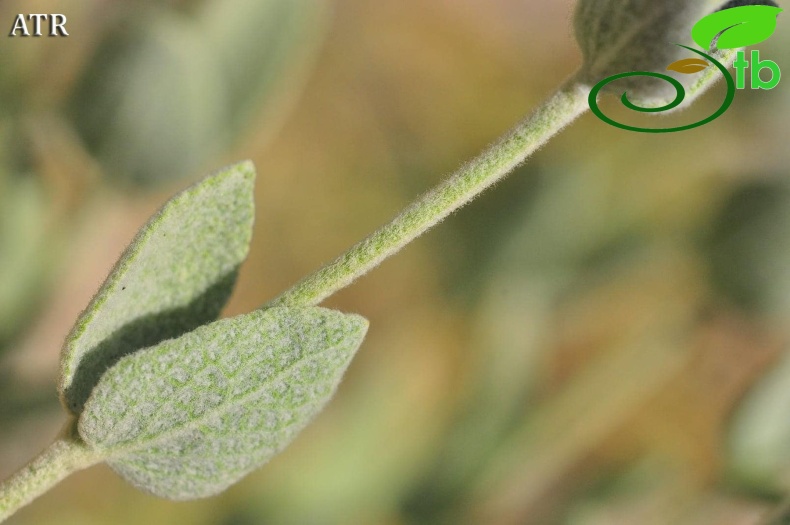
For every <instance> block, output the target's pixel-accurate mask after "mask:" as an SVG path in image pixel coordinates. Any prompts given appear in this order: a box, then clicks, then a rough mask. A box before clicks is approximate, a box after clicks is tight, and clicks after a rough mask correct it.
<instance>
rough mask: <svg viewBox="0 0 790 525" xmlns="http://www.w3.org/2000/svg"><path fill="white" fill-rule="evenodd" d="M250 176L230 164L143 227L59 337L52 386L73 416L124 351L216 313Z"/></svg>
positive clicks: (227, 282)
mask: <svg viewBox="0 0 790 525" xmlns="http://www.w3.org/2000/svg"><path fill="white" fill-rule="evenodd" d="M254 180H255V169H254V167H253V165H252V163H251V162H243V163H240V164H236V165H234V166H230V167H228V168H226V169H224V170H222V171H219V172H218V173H216V174H214V175H212V176H210V177H208V178H206V179H204V180H203V181H202V182H200V183H198V184H196V185H194V186H192V187H191V188H189V189H187V190H186V191H184V192H183V193H181V194H179V195H177V196H176V197H174V198H173V199H171V200H170V201H169V202H168V203H167V204H165V206H164V207H163V208H162V209H161V210H160V211H159V212H158V213H157V214H156V215H154V216H153V217H152V218H151V219H150V221H149V222H148V224H146V225H145V226H143V228H142V229H141V230H140V231H139V233H138V234H137V237H136V238H135V239H134V241H132V243H131V245H130V246H129V247H128V248H127V249H126V252H124V254H123V255H122V256H121V258H120V260H119V261H118V263H117V264H116V266H115V268H114V269H113V270H112V272H111V273H110V276H109V277H108V278H107V280H106V281H105V282H104V284H103V285H102V287H101V289H100V290H99V292H98V293H97V294H96V296H95V297H94V298H93V300H92V301H91V303H90V304H89V305H88V308H87V309H86V310H85V311H84V312H83V313H82V315H81V316H80V317H79V319H78V320H77V322H76V324H75V326H74V328H73V329H72V331H71V334H69V336H68V338H67V339H66V343H65V346H64V348H63V353H62V357H61V378H60V384H59V391H60V396H61V400H62V402H63V404H64V406H65V407H66V408H67V409H68V410H70V411H71V412H72V413H74V414H79V413H80V411H81V410H82V407H83V405H84V403H85V400H86V399H87V398H88V396H89V395H90V392H91V390H92V389H93V387H94V386H95V385H96V383H97V382H98V380H99V378H100V377H101V375H102V374H103V373H104V371H105V370H107V369H108V368H109V367H110V366H112V365H113V364H114V363H115V362H116V361H118V359H120V358H121V357H123V356H124V355H127V354H129V353H131V352H134V351H136V350H139V349H141V348H145V347H148V346H152V345H155V344H157V343H159V342H161V341H163V340H165V339H170V338H173V337H178V336H180V335H182V334H184V333H186V332H189V331H190V330H193V329H195V328H196V327H198V326H200V325H203V324H205V323H208V322H210V321H213V320H215V319H216V318H217V317H218V316H219V312H220V310H221V309H222V307H223V306H224V305H225V303H226V301H227V299H228V297H229V296H230V293H231V291H232V289H233V285H234V283H235V280H236V274H237V270H238V267H239V265H240V264H241V263H242V261H243V260H244V259H245V258H246V256H247V251H248V249H249V243H250V238H251V236H252V223H253V215H254V204H253V185H254Z"/></svg>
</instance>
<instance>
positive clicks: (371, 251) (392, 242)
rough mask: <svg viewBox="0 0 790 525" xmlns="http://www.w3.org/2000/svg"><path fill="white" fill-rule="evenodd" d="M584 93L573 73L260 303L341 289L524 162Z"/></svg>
mask: <svg viewBox="0 0 790 525" xmlns="http://www.w3.org/2000/svg"><path fill="white" fill-rule="evenodd" d="M589 92H590V90H589V88H588V87H587V86H585V85H583V84H582V83H581V82H579V81H578V80H577V79H576V78H575V77H572V78H571V79H570V80H568V81H566V82H565V83H564V84H563V85H562V86H561V87H560V88H559V89H558V90H557V92H556V93H554V95H552V96H551V97H550V98H549V99H548V100H546V101H545V102H544V103H543V104H542V105H541V106H540V107H538V108H537V109H536V110H535V111H533V112H532V113H531V114H530V115H529V116H528V117H527V118H526V119H525V120H523V121H522V122H521V123H520V124H518V125H517V126H516V127H515V128H514V129H513V130H512V131H510V133H508V134H507V135H505V136H504V137H503V138H502V139H500V140H499V141H498V142H497V143H495V144H494V145H492V146H490V147H489V148H488V149H487V150H485V151H484V152H483V153H482V154H481V155H479V156H478V157H477V158H475V159H473V160H472V161H471V162H469V163H467V164H466V165H464V166H463V167H461V168H460V169H459V170H458V171H456V172H455V173H454V174H452V175H451V176H450V177H449V178H448V179H447V180H445V181H444V182H443V183H441V184H440V185H439V186H437V187H436V188H434V189H433V190H431V191H429V192H428V193H426V194H424V195H423V196H422V197H420V198H419V199H417V200H416V201H414V202H413V203H412V204H411V205H409V206H408V207H407V208H406V209H404V210H403V211H402V212H401V213H400V214H399V215H398V216H397V217H395V218H394V219H393V220H392V221H391V222H390V223H389V224H386V225H385V226H383V227H381V228H380V229H378V230H377V231H375V232H374V233H372V234H371V235H370V236H368V237H367V238H366V239H364V240H362V241H360V242H359V243H357V244H355V245H354V246H353V247H351V248H350V249H349V250H348V251H347V252H346V253H344V254H343V255H341V256H340V257H338V258H337V259H335V260H334V261H332V262H330V263H329V264H327V265H326V266H324V267H323V268H321V269H319V270H318V271H316V272H315V273H313V274H312V275H309V276H308V277H306V278H304V279H302V280H301V281H299V282H298V283H297V284H296V285H294V286H293V287H292V288H290V289H289V290H287V291H285V292H284V293H283V294H281V295H280V296H279V297H277V298H275V299H274V300H273V301H271V302H270V303H268V304H267V305H266V306H265V307H272V306H309V305H316V304H318V303H320V302H321V301H323V300H324V299H326V298H327V297H329V296H330V295H332V294H334V293H335V292H337V291H338V290H341V289H342V288H345V287H346V286H348V285H349V284H351V283H352V282H353V281H354V280H355V279H357V278H358V277H360V276H362V275H364V274H365V273H367V272H368V271H370V270H371V269H373V268H375V267H376V266H378V265H379V263H381V262H382V261H383V260H384V259H386V258H387V257H389V256H390V255H392V254H394V253H396V252H397V251H399V250H400V249H401V248H403V247H404V246H406V245H407V244H409V243H410V242H411V241H413V240H414V239H416V238H417V237H419V236H420V235H421V234H422V233H424V232H425V231H426V230H428V229H429V228H430V227H432V226H434V225H436V224H438V223H439V222H441V221H442V219H444V218H445V217H447V216H448V215H450V214H451V213H452V212H453V211H455V210H457V209H458V208H460V207H461V206H463V205H464V204H466V203H468V202H469V201H471V200H472V199H473V198H474V197H476V196H477V195H479V194H480V193H481V192H482V191H483V190H485V189H486V188H488V187H489V186H491V185H492V184H494V183H495V182H497V181H498V180H500V179H502V178H503V177H504V176H505V175H507V174H508V173H509V172H510V171H512V170H513V169H514V168H515V167H516V166H518V165H519V164H521V163H522V162H524V160H526V158H527V157H528V156H529V155H530V154H531V153H533V152H534V151H535V150H537V149H538V148H539V147H541V146H542V145H543V144H545V143H546V142H547V141H548V140H549V139H550V138H551V137H553V136H554V135H555V134H557V133H558V132H559V131H560V130H562V128H564V127H565V126H566V125H568V124H570V123H571V122H572V121H573V120H575V119H576V118H577V117H578V116H579V115H581V114H582V113H584V112H585V110H587V109H588V104H587V96H588V94H589Z"/></svg>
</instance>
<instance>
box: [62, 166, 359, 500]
mask: <svg viewBox="0 0 790 525" xmlns="http://www.w3.org/2000/svg"><path fill="white" fill-rule="evenodd" d="M254 178H255V172H254V168H253V166H252V164H251V163H250V162H244V163H241V164H237V165H235V166H231V167H229V168H227V169H225V170H223V171H221V172H219V173H217V174H215V175H213V176H211V177H209V178H207V179H205V180H204V181H202V182H201V183H199V184H197V185H195V186H193V187H192V188H190V189H188V190H186V191H185V192H183V193H182V194H180V195H178V196H177V197H175V198H174V199H172V200H171V201H170V202H168V203H167V204H166V205H165V206H164V207H163V208H162V210H161V211H160V212H159V213H157V214H156V215H155V216H154V217H153V218H152V219H151V220H150V221H149V223H148V224H147V225H146V226H144V227H143V228H142V229H141V230H140V232H139V233H138V235H137V237H136V238H135V240H134V241H133V242H132V243H131V245H130V246H129V248H128V249H127V250H126V252H125V253H124V254H123V255H122V256H121V258H120V260H119V261H118V263H117V265H116V267H115V268H114V269H113V271H112V272H111V274H110V276H109V277H108V278H107V280H106V282H105V283H104V284H103V285H102V287H101V289H100V290H99V292H98V293H97V295H96V296H95V297H94V299H93V300H92V301H91V303H90V305H89V306H88V308H87V309H86V310H85V312H83V314H82V315H81V316H80V318H79V319H78V321H77V323H76V325H75V327H74V329H73V330H72V333H71V334H70V335H69V337H68V338H67V340H66V344H65V346H64V350H63V354H62V359H61V378H60V385H59V390H60V395H61V400H62V402H63V404H64V406H65V407H66V408H67V409H68V410H69V411H70V412H71V413H73V414H74V415H75V416H77V417H78V418H79V432H80V435H81V437H82V439H83V440H84V441H85V442H86V443H87V444H88V445H90V446H91V447H93V448H95V449H96V450H97V451H99V452H101V453H102V455H103V457H105V458H106V460H107V461H108V463H109V464H110V466H111V467H112V468H113V469H114V470H116V472H118V473H119V474H121V475H122V476H123V477H124V478H126V479H127V480H128V481H130V482H131V483H133V484H134V485H136V486H138V487H140V488H142V489H144V490H147V491H149V492H152V493H154V494H157V495H160V496H163V497H168V498H172V499H190V498H195V497H203V496H208V495H211V494H215V493H217V492H219V491H220V490H222V489H224V488H226V487H227V486H229V485H230V484H232V483H234V482H235V481H237V480H238V479H240V478H241V477H242V476H243V475H244V474H246V473H247V472H249V471H250V470H252V469H254V468H256V467H257V466H260V465H261V464H262V463H264V462H265V461H267V460H268V459H269V458H270V457H271V456H273V455H274V454H275V453H276V452H277V451H279V450H281V449H282V448H283V447H284V446H285V445H287V444H288V443H289V442H290V441H291V439H292V438H293V437H294V436H295V435H296V433H297V432H298V431H299V430H300V429H301V428H303V427H304V426H305V425H306V424H307V423H308V422H309V421H310V419H311V418H312V417H313V416H314V415H315V414H317V413H318V412H319V411H320V409H321V408H322V407H323V405H324V404H325V403H326V402H327V401H328V400H329V399H330V398H331V396H332V394H333V392H334V390H335V388H336V387H337V385H338V383H339V382H340V379H341V377H342V375H343V372H344V371H345V369H346V367H347V366H348V363H349V362H350V360H351V358H352V357H353V355H354V353H355V352H356V350H357V349H358V347H359V345H360V344H361V343H362V339H363V338H364V335H365V332H366V330H367V321H366V320H365V319H363V318H362V317H359V316H356V315H347V314H343V313H340V312H335V311H331V310H327V309H323V308H316V307H298V308H295V307H294V308H286V307H283V308H271V309H268V310H259V311H255V312H252V313H250V314H247V315H241V316H238V317H235V318H231V319H224V320H220V321H215V322H212V321H214V320H215V319H216V318H217V316H218V315H219V312H220V310H221V308H222V307H223V306H224V304H225V302H226V301H227V299H228V297H229V296H230V293H231V291H232V288H233V285H234V283H235V279H236V274H237V271H238V267H239V265H240V264H241V263H242V261H243V260H244V259H245V257H246V255H247V251H248V246H249V241H250V238H251V232H252V223H253V183H254Z"/></svg>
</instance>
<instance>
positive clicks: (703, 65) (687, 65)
mask: <svg viewBox="0 0 790 525" xmlns="http://www.w3.org/2000/svg"><path fill="white" fill-rule="evenodd" d="M709 65H710V63H708V61H707V60H703V59H701V58H684V59H683V60H678V61H676V62H672V63H671V64H669V65H668V66H667V71H676V72H678V73H682V74H684V75H691V74H693V73H699V72H700V71H703V70H705V69H707V67H708V66H709Z"/></svg>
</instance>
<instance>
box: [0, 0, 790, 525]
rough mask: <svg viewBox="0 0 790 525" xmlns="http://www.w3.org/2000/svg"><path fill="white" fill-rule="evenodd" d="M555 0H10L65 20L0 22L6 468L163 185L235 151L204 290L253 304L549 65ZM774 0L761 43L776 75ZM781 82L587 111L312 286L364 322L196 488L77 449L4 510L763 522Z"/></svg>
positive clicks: (533, 97)
mask: <svg viewBox="0 0 790 525" xmlns="http://www.w3.org/2000/svg"><path fill="white" fill-rule="evenodd" d="M572 9H573V2H572V1H570V0H558V1H549V0H543V1H538V0H485V1H484V0H430V1H418V0H375V1H365V0H326V1H323V0H171V1H160V2H157V1H154V0H135V1H132V0H126V1H125V2H111V1H106V0H35V1H33V0H3V2H2V3H1V4H0V29H2V30H3V31H5V29H3V27H6V26H7V28H9V29H10V27H11V24H12V22H13V17H14V15H15V14H16V13H64V14H66V15H67V16H68V23H67V26H66V27H67V29H68V30H69V33H70V36H69V37H68V38H65V39H60V38H38V39H33V38H27V39H24V38H5V37H3V38H0V138H2V140H0V400H1V401H0V476H2V477H5V476H6V475H8V474H9V473H11V472H12V471H13V470H15V469H16V468H18V467H19V466H21V465H22V464H23V463H24V462H25V461H26V460H27V459H28V458H30V457H31V456H32V455H33V454H34V453H36V452H38V451H39V450H40V449H41V448H43V447H44V446H45V445H46V444H47V443H48V442H49V440H50V439H51V438H52V437H53V436H54V434H55V432H56V431H57V429H58V428H59V427H60V425H61V422H62V420H63V415H62V414H61V412H60V409H59V406H58V402H57V397H56V394H55V386H54V384H55V374H56V370H57V360H58V352H59V349H60V345H61V342H62V340H63V338H64V336H65V335H66V333H67V332H68V330H69V328H70V326H71V324H72V322H73V321H74V319H75V318H76V316H77V314H78V313H79V311H80V310H81V309H82V308H84V307H85V305H86V304H87V302H88V300H89V298H90V297H91V295H92V294H93V292H94V291H95V290H96V289H97V287H98V286H99V284H100V283H101V281H102V280H103V279H104V277H105V276H106V274H107V272H108V271H109V269H110V267H111V266H112V264H113V262H114V261H115V259H116V258H117V256H118V255H119V253H120V252H121V250H122V249H123V247H124V246H125V245H126V243H127V242H128V241H129V240H130V239H131V237H132V236H133V235H134V232H135V231H136V229H137V228H138V227H139V226H140V225H141V224H142V223H143V222H144V221H145V220H146V218H147V217H148V216H149V215H150V214H151V213H152V212H153V211H155V210H156V209H157V208H158V207H159V206H160V205H161V204H162V203H163V202H164V201H165V200H166V199H167V198H168V197H169V196H170V195H172V194H173V193H174V192H176V191H178V190H179V189H181V188H183V187H185V186H186V185H188V184H189V183H190V182H191V181H194V180H196V179H197V178H199V177H200V176H201V175H203V174H206V173H208V172H210V171H211V170H214V169H216V168H218V167H220V166H222V165H224V164H227V163H230V162H232V161H235V160H239V159H242V158H251V159H253V160H254V162H255V164H256V166H257V169H258V173H259V176H258V181H257V212H256V213H257V219H256V227H255V235H254V241H253V242H254V245H253V247H252V251H251V255H250V257H249V260H248V261H247V263H246V264H245V265H244V266H243V268H242V272H241V277H240V281H239V283H238V286H237V290H236V293H235V295H234V297H233V299H232V301H231V303H230V305H229V306H228V308H227V309H226V315H234V314H238V313H242V312H247V311H249V310H251V309H254V308H256V307H257V306H259V305H261V304H262V303H264V302H265V301H266V300H268V299H270V298H272V297H273V296H274V295H276V294H277V293H279V292H281V291H283V290H284V289H286V288H287V287H288V286H289V285H290V284H292V283H293V282H294V281H296V280H298V279H299V278H300V277H302V276H304V275H305V274H307V273H308V272H310V271H312V270H313V269H315V268H316V267H318V266H319V265H320V264H322V263H323V262H325V261H327V260H329V259H331V258H333V257H334V256H336V255H337V254H339V253H340V252H341V251H343V250H345V249H346V248H347V247H348V246H349V245H350V244H352V243H353V242H355V241H357V240H359V239H360V238H361V237H362V236H364V235H366V234H367V233H369V232H370V231H372V230H373V229H374V228H376V227H377V226H379V225H380V224H382V223H383V222H385V221H387V220H388V219H389V218H390V217H391V216H393V215H394V214H395V213H396V212H397V211H398V210H399V209H400V208H401V207H403V206H404V205H405V204H407V203H408V202H409V201H410V200H411V199H413V198H414V197H415V196H417V195H418V194H419V193H421V192H422V191H425V190H426V189H428V188H429V187H431V186H432V185H433V184H434V183H436V182H437V181H439V180H440V179H441V177H442V176H443V175H445V174H446V173H448V172H450V171H452V170H453V169H454V168H455V167H457V166H459V165H460V164H461V163H462V162H464V161H465V160H467V159H469V158H470V157H471V156H473V155H475V154H476V153H477V152H479V151H480V150H481V149H482V148H483V147H484V146H485V145H486V144H487V143H489V142H491V141H493V140H494V139H495V138H497V137H498V136H499V135H501V134H502V133H504V132H505V131H506V130H507V129H508V128H509V127H510V126H512V125H513V124H514V123H515V122H516V121H517V120H519V119H520V118H521V117H522V116H523V115H524V114H525V113H526V112H528V111H529V110H530V109H531V108H533V107H534V106H536V105H537V104H538V103H539V102H540V101H541V100H542V99H543V98H544V97H546V96H548V95H549V94H550V93H551V91H552V90H553V88H554V87H555V86H557V85H558V84H559V83H560V82H561V81H562V80H563V79H564V78H566V77H567V76H569V75H570V74H571V73H573V71H574V70H575V68H576V67H577V66H578V65H579V60H580V57H579V52H578V50H577V48H576V45H575V42H574V39H573V35H572V33H571V29H570V23H569V20H570V17H571V13H572ZM786 25H787V21H786V20H784V17H782V18H781V19H780V26H779V30H778V32H777V33H776V34H775V35H774V37H773V38H772V39H771V40H769V41H768V42H765V43H763V44H761V45H760V46H759V48H760V50H761V52H762V55H763V58H769V59H772V60H774V61H776V62H778V63H779V65H780V67H784V68H790V53H788V51H787V50H788V49H790V32H788V31H787V27H786ZM788 82H790V81H788V80H785V81H784V82H783V83H780V84H779V86H778V87H777V88H776V89H774V90H772V91H770V92H758V91H751V90H744V91H740V92H739V93H738V95H737V98H736V101H735V104H734V105H733V108H732V109H731V110H730V111H729V112H728V113H727V114H726V115H725V116H723V117H722V118H720V119H719V120H717V121H716V122H714V123H712V124H709V125H707V126H704V127H701V128H697V129H695V130H692V131H687V132H684V133H678V134H671V135H667V136H654V135H643V134H637V133H629V132H625V131H622V130H619V129H615V128H612V127H609V126H606V125H605V124H603V123H602V122H600V121H599V120H597V119H595V118H594V117H593V116H591V115H587V116H585V117H583V118H582V119H581V120H580V121H579V122H578V123H576V124H575V125H574V126H572V127H571V128H570V129H568V130H566V131H565V132H564V133H563V134H561V135H560V136H559V137H557V138H556V139H554V140H553V141H552V142H551V143H550V144H549V145H548V146H546V147H545V148H544V149H542V150H541V151H539V152H538V153H537V154H536V155H535V156H534V157H533V158H532V159H531V160H530V161H529V162H528V163H527V164H526V165H525V166H524V167H522V168H520V169H519V170H517V171H516V172H515V173H513V174H512V175H511V176H510V177H509V178H508V179H507V180H506V181H504V182H502V183H501V184H499V185H498V186H497V187H495V188H494V189H493V190H491V191H489V192H488V193H486V194H485V195H484V196H482V197H480V198H479V199H477V200H476V201H475V202H474V203H472V204H471V205H469V206H467V207H466V208H464V209H463V210H462V211H461V212H460V213H458V214H456V215H454V216H453V217H451V218H450V219H449V220H447V221H446V222H445V223H443V224H442V225H440V226H439V227H438V228H436V229H435V230H433V231H432V232H430V233H429V234H428V235H426V236H425V237H424V238H422V239H420V240H419V241H417V242H415V243H414V244H413V245H412V246H410V247H409V248H408V249H406V250H405V251H403V252H402V253H400V254H398V255H397V256H396V257H394V258H393V259H392V260H389V261H387V262H386V263H384V264H383V265H382V266H381V267H380V268H378V269H377V270H375V271H374V272H373V273H372V274H370V275H369V276H367V277H365V278H363V279H362V280H360V281H359V282H358V283H356V284H355V285H354V286H352V287H351V288H349V289H347V290H344V291H343V292H341V293H339V294H338V295H337V296H335V297H333V298H332V299H331V300H330V301H328V303H327V304H328V305H330V306H332V307H336V308H340V309H342V310H345V311H352V312H358V313H360V314H362V315H364V316H366V317H368V318H369V319H370V321H371V329H370V332H369V335H368V338H367V340H366V342H365V344H364V345H363V347H362V349H361V351H360V353H359V355H358V356H357V358H356V359H355V361H354V363H353V364H352V366H351V368H350V370H349V373H348V375H347V378H346V380H345V381H344V382H343V384H342V385H341V388H340V390H339V393H338V395H337V397H336V398H335V399H334V401H333V402H332V403H331V404H330V406H329V408H328V409H327V410H326V411H325V412H324V413H322V414H321V415H320V417H319V418H318V419H317V420H316V422H315V423H314V424H313V425H311V426H310V427H308V429H307V430H306V431H305V432H304V433H303V434H302V435H301V436H300V437H299V438H298V439H297V440H296V442H295V443H294V444H293V445H292V446H291V447H289V448H288V449H287V450H286V451H285V452H284V453H283V454H282V455H280V456H278V457H277V458H275V459H274V460H273V461H272V462H271V463H270V464H268V465H267V466H266V467H264V468H262V469H261V470H259V471H257V472H255V473H254V474H252V475H250V476H249V477H248V478H246V479H245V480H244V481H243V482H242V483H240V484H238V485H237V486H235V487H233V488H232V489H230V490H228V491H227V492H226V493H224V494H223V495H221V496H219V497H216V498H212V499H208V500H202V501H197V502H190V503H172V502H168V501H163V500H159V499H156V498H153V497H150V496H148V495H145V494H143V493H140V492H138V491H136V490H135V489H133V488H132V487H131V486H128V485H126V484H125V483H124V482H123V481H122V480H121V479H120V478H118V477H116V476H115V475H114V474H113V473H112V472H111V471H110V470H109V469H108V468H106V467H104V466H99V467H94V468H91V469H89V470H87V471H85V472H81V473H78V474H76V475H74V476H72V477H70V478H69V479H67V480H66V481H65V482H63V483H62V484H60V485H59V486H58V487H57V488H55V489H54V490H53V491H51V492H50V493H48V494H46V495H45V496H44V497H42V498H40V499H39V500H37V501H36V502H34V503H33V504H32V505H31V506H30V507H27V508H25V509H24V510H22V511H21V512H19V514H17V515H16V516H15V517H14V518H12V519H11V520H10V521H9V523H10V524H14V525H22V524H36V525H39V524H49V523H58V524H59V525H68V524H80V525H83V524H107V523H112V524H138V523H152V524H160V523H161V524H165V523H179V524H189V525H192V524H195V525H199V524H207V525H208V524H219V525H247V524H250V525H252V524H256V525H257V524H285V525H289V524H294V525H296V524H300V525H302V524H315V525H334V524H338V525H340V524H343V525H346V524H381V525H400V524H435V523H436V524H443V523H448V524H450V523H452V524H458V523H475V524H478V523H484V524H563V525H608V524H640V525H644V524H654V523H655V524H665V523H666V524H684V525H685V524H688V525H714V524H715V525H722V524H732V525H740V524H757V523H759V522H760V519H761V516H763V514H764V513H765V512H766V511H768V510H770V509H772V508H774V507H775V506H776V505H777V504H779V502H781V501H782V500H783V498H784V495H785V493H786V492H787V490H788V489H790V357H788V356H787V353H786V348H787V343H788V336H790V332H789V331H788V330H787V326H788V322H787V320H788V319H790V180H788V176H787V166H788V161H790V148H788V147H787V137H788V134H790V119H788V115H790V83H788ZM722 96H723V91H722V90H721V86H719V88H718V89H716V90H714V91H713V92H712V93H710V94H708V95H706V96H705V97H704V100H702V101H701V102H700V103H698V104H697V105H696V106H695V107H694V108H692V109H691V110H689V111H688V112H685V113H681V114H679V115H673V116H671V117H654V118H665V119H667V121H668V122H669V121H672V122H674V121H675V120H677V121H678V122H681V121H682V122H691V121H692V120H694V119H695V117H696V116H697V115H707V114H710V113H711V112H712V111H711V108H715V107H718V105H719V103H720V100H721V97H722ZM616 104H617V101H616V100H609V101H607V103H606V107H608V108H610V109H611V110H612V111H614V112H616V111H618V110H617V109H616Z"/></svg>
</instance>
